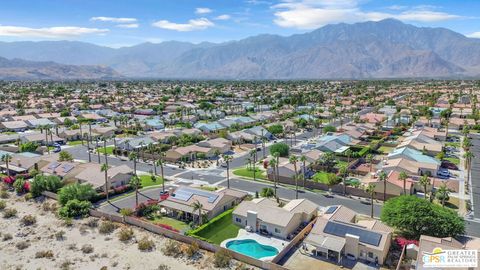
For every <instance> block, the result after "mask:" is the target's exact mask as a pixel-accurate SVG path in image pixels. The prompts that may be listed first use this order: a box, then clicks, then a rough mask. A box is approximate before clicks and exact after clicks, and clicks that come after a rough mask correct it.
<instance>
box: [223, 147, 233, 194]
mask: <svg viewBox="0 0 480 270" xmlns="http://www.w3.org/2000/svg"><path fill="white" fill-rule="evenodd" d="M222 158H223V160H224V161H225V163H226V164H227V188H230V161H231V160H232V159H233V158H232V156H230V155H223V156H222Z"/></svg>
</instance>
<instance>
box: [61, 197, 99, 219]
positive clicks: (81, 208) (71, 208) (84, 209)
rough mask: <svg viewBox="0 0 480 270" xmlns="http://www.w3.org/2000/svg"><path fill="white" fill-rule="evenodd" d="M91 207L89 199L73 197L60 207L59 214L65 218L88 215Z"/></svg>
mask: <svg viewBox="0 0 480 270" xmlns="http://www.w3.org/2000/svg"><path fill="white" fill-rule="evenodd" d="M91 207H92V203H91V202H89V201H79V200H77V199H73V200H70V201H68V202H67V203H66V204H65V205H64V206H63V207H62V208H60V210H59V212H58V214H59V215H60V216H61V217H63V218H74V217H86V216H88V214H89V210H90V208H91Z"/></svg>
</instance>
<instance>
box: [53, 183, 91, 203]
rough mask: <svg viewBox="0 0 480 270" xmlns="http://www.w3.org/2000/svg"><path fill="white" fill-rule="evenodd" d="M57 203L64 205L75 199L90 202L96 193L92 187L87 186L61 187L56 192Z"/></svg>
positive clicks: (76, 184)
mask: <svg viewBox="0 0 480 270" xmlns="http://www.w3.org/2000/svg"><path fill="white" fill-rule="evenodd" d="M57 194H58V202H60V204H61V205H65V204H66V203H67V202H68V201H70V200H74V199H77V200H79V201H90V200H91V199H92V198H93V197H95V195H96V194H97V192H95V189H94V188H93V186H92V185H90V184H88V185H85V184H78V183H75V184H72V185H68V186H64V187H62V188H61V189H60V190H59V191H58V193H57Z"/></svg>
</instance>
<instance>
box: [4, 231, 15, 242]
mask: <svg viewBox="0 0 480 270" xmlns="http://www.w3.org/2000/svg"><path fill="white" fill-rule="evenodd" d="M12 239H13V236H12V235H11V234H9V233H5V234H3V236H2V241H8V240H12Z"/></svg>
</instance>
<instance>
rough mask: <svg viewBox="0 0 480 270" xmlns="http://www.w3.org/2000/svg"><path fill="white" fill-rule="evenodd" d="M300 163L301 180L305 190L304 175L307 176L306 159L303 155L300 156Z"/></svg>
mask: <svg viewBox="0 0 480 270" xmlns="http://www.w3.org/2000/svg"><path fill="white" fill-rule="evenodd" d="M300 162H302V166H303V167H302V175H303V177H302V180H303V189H305V177H306V174H307V165H306V163H307V157H306V156H305V155H302V156H301V157H300Z"/></svg>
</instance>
